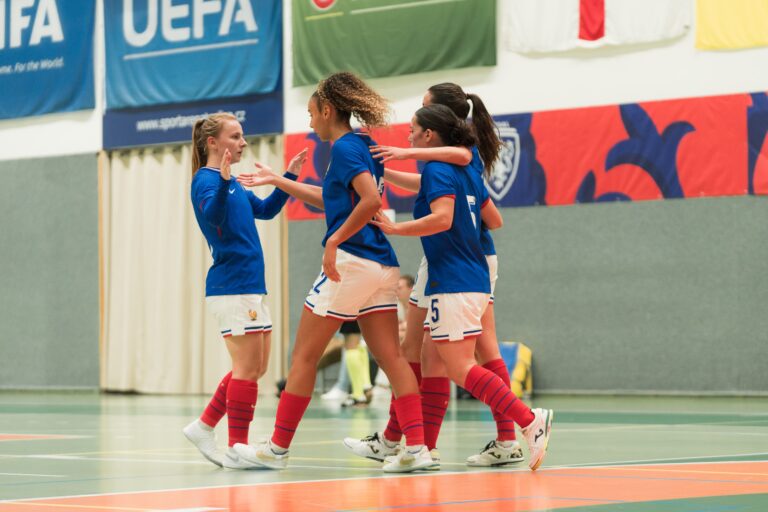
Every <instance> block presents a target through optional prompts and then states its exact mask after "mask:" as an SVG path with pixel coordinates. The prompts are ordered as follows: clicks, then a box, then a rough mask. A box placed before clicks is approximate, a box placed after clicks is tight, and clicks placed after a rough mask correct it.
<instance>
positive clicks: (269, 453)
mask: <svg viewBox="0 0 768 512" xmlns="http://www.w3.org/2000/svg"><path fill="white" fill-rule="evenodd" d="M233 448H234V449H235V451H236V452H237V454H238V455H239V456H240V459H241V460H245V461H246V462H250V463H252V464H255V465H257V466H260V467H262V468H269V469H285V468H286V467H288V452H287V451H286V452H283V453H278V452H277V451H275V450H274V448H273V447H272V441H264V442H263V443H259V444H256V445H251V444H242V443H237V444H235V446H233Z"/></svg>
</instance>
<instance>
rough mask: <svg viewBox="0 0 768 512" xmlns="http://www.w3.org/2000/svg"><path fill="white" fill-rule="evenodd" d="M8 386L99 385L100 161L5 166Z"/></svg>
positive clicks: (1, 206) (3, 346)
mask: <svg viewBox="0 0 768 512" xmlns="http://www.w3.org/2000/svg"><path fill="white" fill-rule="evenodd" d="M0 177H2V181H3V186H2V187H1V188H0V229H1V230H2V243H1V244H0V268H2V287H0V352H1V353H2V357H0V387H3V388H28V387H29V388H34V387H57V388H62V387H63V388H79V387H89V388H96V387H98V383H99V382H98V381H99V368H98V364H99V354H98V335H99V296H98V292H99V281H98V277H99V276H98V202H97V198H98V196H97V160H96V155H92V154H91V155H78V156H68V157H58V158H45V159H29V160H16V161H6V162H0Z"/></svg>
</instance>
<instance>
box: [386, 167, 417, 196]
mask: <svg viewBox="0 0 768 512" xmlns="http://www.w3.org/2000/svg"><path fill="white" fill-rule="evenodd" d="M384 181H386V182H387V183H391V184H392V185H395V186H397V187H400V188H404V189H405V190H409V191H411V192H418V191H419V188H421V175H420V174H417V173H415V172H404V171H395V170H394V169H387V168H384Z"/></svg>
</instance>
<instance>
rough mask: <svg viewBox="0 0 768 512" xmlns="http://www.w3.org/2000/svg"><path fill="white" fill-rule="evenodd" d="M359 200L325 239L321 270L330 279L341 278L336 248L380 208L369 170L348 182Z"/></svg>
mask: <svg viewBox="0 0 768 512" xmlns="http://www.w3.org/2000/svg"><path fill="white" fill-rule="evenodd" d="M350 184H351V185H352V188H353V189H354V191H355V192H357V195H358V196H360V201H359V202H358V203H357V204H356V205H355V207H354V208H353V209H352V212H351V213H350V214H349V217H347V220H345V221H344V223H343V224H342V225H341V226H339V229H337V230H336V231H335V232H334V233H333V234H332V235H331V236H330V237H328V240H326V241H325V251H324V252H323V272H325V275H326V276H328V279H330V280H331V281H339V280H341V276H340V275H339V273H338V271H337V270H336V250H337V248H338V247H339V245H341V244H342V243H344V242H346V241H347V239H349V237H351V236H352V235H354V234H355V233H357V232H358V231H360V230H361V229H363V227H364V226H365V225H366V224H368V222H369V221H370V219H371V218H373V216H374V215H376V212H377V211H379V209H380V208H381V196H380V195H379V190H378V189H377V188H376V182H375V181H374V180H373V179H372V178H371V173H370V172H369V171H363V172H361V173H358V174H357V175H356V176H355V177H354V178H352V181H351V182H350Z"/></svg>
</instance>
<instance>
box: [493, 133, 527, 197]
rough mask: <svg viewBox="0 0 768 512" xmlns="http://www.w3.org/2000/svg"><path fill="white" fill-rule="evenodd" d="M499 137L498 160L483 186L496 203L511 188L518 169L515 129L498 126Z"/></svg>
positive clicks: (516, 134)
mask: <svg viewBox="0 0 768 512" xmlns="http://www.w3.org/2000/svg"><path fill="white" fill-rule="evenodd" d="M499 136H500V138H501V142H502V147H501V151H500V152H499V159H498V160H497V161H496V164H495V165H494V166H493V171H492V172H491V176H490V177H489V178H488V179H487V180H486V184H485V186H486V188H487V189H488V194H490V196H491V197H492V198H493V200H494V201H496V202H499V201H501V199H502V198H503V197H504V196H506V195H507V193H508V192H509V189H511V188H512V185H513V184H514V183H515V178H517V170H518V168H519V167H520V134H519V133H517V129H516V128H514V127H512V126H499Z"/></svg>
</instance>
